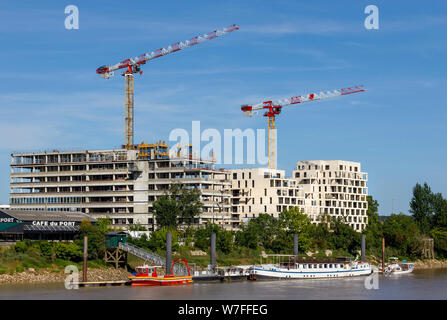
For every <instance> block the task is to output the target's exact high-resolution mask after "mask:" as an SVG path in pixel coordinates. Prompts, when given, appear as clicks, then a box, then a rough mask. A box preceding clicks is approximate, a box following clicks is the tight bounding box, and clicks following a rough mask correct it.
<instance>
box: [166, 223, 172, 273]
mask: <svg viewBox="0 0 447 320" xmlns="http://www.w3.org/2000/svg"><path fill="white" fill-rule="evenodd" d="M171 265H172V234H171V232H167V233H166V274H170V272H171V270H170V268H171Z"/></svg>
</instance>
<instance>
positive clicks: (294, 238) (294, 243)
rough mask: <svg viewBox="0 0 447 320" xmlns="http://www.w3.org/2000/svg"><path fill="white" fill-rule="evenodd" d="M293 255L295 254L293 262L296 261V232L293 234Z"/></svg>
mask: <svg viewBox="0 0 447 320" xmlns="http://www.w3.org/2000/svg"><path fill="white" fill-rule="evenodd" d="M293 255H294V256H295V262H296V261H298V234H296V233H295V234H294V235H293Z"/></svg>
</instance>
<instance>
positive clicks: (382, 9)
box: [0, 0, 447, 214]
mask: <svg viewBox="0 0 447 320" xmlns="http://www.w3.org/2000/svg"><path fill="white" fill-rule="evenodd" d="M70 4H73V5H76V6H77V7H78V8H79V30H66V29H65V28H64V20H65V16H66V15H65V13H64V9H65V6H67V5H70ZM369 4H375V5H377V6H378V8H379V17H380V29H379V30H366V29H365V28H364V19H365V18H366V16H367V15H366V14H365V13H364V9H365V7H366V6H367V5H369ZM233 23H236V24H238V25H239V26H240V30H239V31H236V32H233V33H232V34H229V35H226V36H223V37H222V38H220V39H215V40H212V41H208V42H205V43H202V44H199V45H197V46H195V47H192V48H188V49H186V50H182V51H181V52H177V53H175V54H172V55H168V56H165V57H162V58H159V59H155V60H153V61H151V62H149V63H148V64H147V65H146V66H144V69H143V70H144V74H143V76H141V77H140V76H136V78H135V116H136V120H135V130H136V133H135V140H136V141H137V142H140V141H143V140H147V141H155V140H160V139H161V140H167V139H168V135H169V133H170V131H171V130H172V129H175V128H185V129H187V130H190V128H191V121H193V120H200V121H201V127H202V129H205V128H216V129H218V130H220V131H221V132H222V133H223V129H225V128H229V129H234V128H241V129H245V128H255V129H256V128H265V126H266V120H265V118H264V117H262V116H257V117H253V118H246V117H243V116H242V114H241V111H240V105H241V104H245V103H257V102H260V101H264V100H268V99H269V98H273V99H275V98H281V97H288V96H292V95H297V94H301V93H307V92H311V91H317V90H326V89H336V88H342V87H346V86H351V85H355V84H363V85H364V86H365V88H366V89H367V92H366V93H363V94H358V95H353V96H347V97H343V98H337V99H331V100H326V101H322V102H319V103H309V104H304V105H302V106H299V107H298V106H294V107H290V109H288V110H287V111H284V112H283V113H282V114H281V115H280V116H279V117H278V119H277V125H278V167H279V168H281V169H285V170H287V172H288V173H289V174H290V173H291V171H292V170H293V168H294V167H295V165H296V161H297V160H315V159H341V160H351V161H360V162H361V163H362V168H363V170H365V171H367V172H368V173H369V182H368V185H369V192H370V194H372V195H373V196H374V198H376V199H377V200H378V201H379V203H380V212H381V214H389V213H390V212H391V206H392V198H395V199H396V200H395V204H394V208H395V211H402V212H407V211H408V209H409V208H408V203H409V200H410V198H411V190H412V187H413V186H414V185H415V184H416V182H420V183H422V182H427V183H429V184H430V186H431V187H432V190H433V191H435V192H441V193H443V194H444V195H447V183H446V181H447V170H446V167H445V163H446V161H445V159H446V158H447V151H446V147H445V145H446V144H445V138H446V134H447V129H446V126H445V123H446V120H447V112H446V107H447V99H446V95H445V91H446V89H445V88H447V81H446V78H445V73H446V70H447V68H446V67H447V63H446V53H447V42H446V31H447V3H446V2H445V1H430V2H427V3H424V4H422V3H421V2H418V1H411V2H409V1H360V0H352V1H312V2H310V1H165V2H162V1H126V2H122V1H111V0H109V1H94V3H92V1H74V0H73V1H72V0H67V1H61V0H57V1H38V2H36V1H25V0H22V1H20V2H16V1H10V2H8V3H6V2H5V1H3V2H2V4H1V5H0V41H1V49H2V50H0V61H1V66H2V68H1V70H2V72H1V74H0V134H1V136H2V139H1V143H0V203H7V202H8V201H9V200H8V199H9V172H10V168H9V164H10V153H11V152H19V151H41V150H48V149H54V148H57V149H60V150H69V149H103V148H116V147H118V146H119V145H120V144H122V143H123V140H124V134H123V130H124V129H123V128H124V120H123V113H124V96H123V91H124V83H123V82H124V81H123V80H122V77H121V76H119V75H118V76H115V77H114V78H111V79H108V80H105V79H102V78H100V77H99V76H98V75H97V74H95V70H96V68H97V67H98V66H100V65H103V64H115V63H117V62H119V61H121V60H123V59H125V58H128V57H134V56H137V55H139V54H141V53H144V52H147V51H150V50H153V49H158V48H160V47H164V46H167V45H169V44H172V43H174V42H177V41H180V40H185V39H189V38H191V37H193V36H195V35H198V34H202V33H205V32H208V31H212V30H215V29H217V28H221V27H225V26H228V25H231V24H233Z"/></svg>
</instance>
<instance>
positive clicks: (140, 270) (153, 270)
mask: <svg viewBox="0 0 447 320" xmlns="http://www.w3.org/2000/svg"><path fill="white" fill-rule="evenodd" d="M157 268H162V266H147V265H144V266H141V267H137V268H135V276H136V277H157V276H158V275H157Z"/></svg>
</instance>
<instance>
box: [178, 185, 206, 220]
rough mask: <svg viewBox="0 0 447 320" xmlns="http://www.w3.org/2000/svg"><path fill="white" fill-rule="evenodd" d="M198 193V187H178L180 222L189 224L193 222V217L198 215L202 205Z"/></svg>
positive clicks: (199, 193)
mask: <svg viewBox="0 0 447 320" xmlns="http://www.w3.org/2000/svg"><path fill="white" fill-rule="evenodd" d="M200 195H201V192H200V190H198V189H186V188H181V189H180V193H179V198H178V201H179V205H180V219H181V222H182V223H187V225H188V226H190V225H191V224H192V223H193V222H194V218H195V217H197V216H199V215H200V212H201V210H202V206H203V204H202V202H201V201H200Z"/></svg>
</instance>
